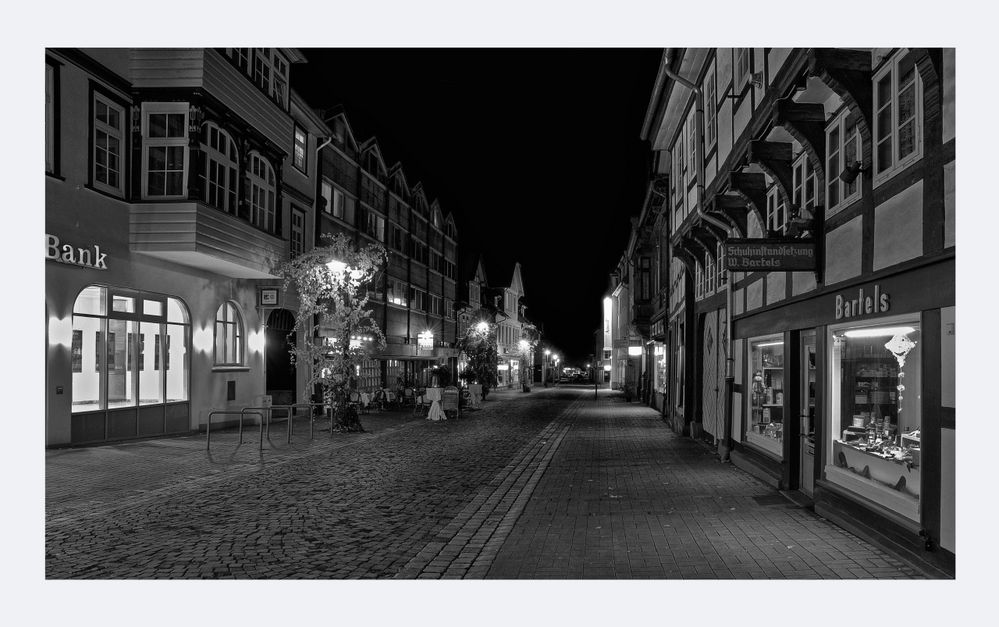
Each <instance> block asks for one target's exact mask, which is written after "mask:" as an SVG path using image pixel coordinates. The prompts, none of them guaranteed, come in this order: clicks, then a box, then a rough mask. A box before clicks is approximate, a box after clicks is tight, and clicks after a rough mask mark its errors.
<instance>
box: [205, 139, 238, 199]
mask: <svg viewBox="0 0 999 627" xmlns="http://www.w3.org/2000/svg"><path fill="white" fill-rule="evenodd" d="M212 131H214V132H215V133H216V134H217V137H218V139H219V144H220V145H221V144H225V146H226V151H227V152H226V153H224V152H222V151H220V150H219V148H218V147H217V146H213V145H212V144H211V134H212ZM205 135H207V139H208V142H207V143H206V142H205V141H202V140H203V139H204V138H205ZM198 141H199V145H200V148H201V152H202V154H203V155H204V158H205V164H204V168H205V169H204V171H203V172H201V173H200V176H202V177H203V180H204V184H203V185H202V189H201V200H203V201H204V202H205V204H207V205H209V206H211V207H215V208H216V209H221V210H222V211H225V212H226V213H233V214H234V213H236V209H237V206H238V204H239V197H238V192H237V191H236V187H237V182H238V180H239V150H238V148H237V147H236V142H235V140H233V138H232V136H231V135H229V133H227V132H226V131H224V130H223V129H222V128H221V127H219V126H218V125H217V124H215V123H214V122H205V124H204V125H203V126H202V129H201V133H199V137H198ZM227 153H231V154H227ZM213 164H214V165H215V166H217V168H220V169H221V171H223V172H224V173H225V176H224V180H221V181H219V180H216V179H217V178H218V177H217V174H218V172H219V170H218V169H217V170H215V175H214V176H213V172H212V165H213ZM212 187H214V188H216V189H221V190H223V191H222V198H223V202H222V206H219V205H218V204H216V203H213V202H211V200H210V199H209V193H208V190H209V189H210V188H212Z"/></svg>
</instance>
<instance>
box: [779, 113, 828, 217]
mask: <svg viewBox="0 0 999 627" xmlns="http://www.w3.org/2000/svg"><path fill="white" fill-rule="evenodd" d="M773 114H774V124H779V125H780V126H783V127H784V129H785V130H786V131H787V132H788V133H789V134H790V135H791V137H793V138H795V139H796V140H797V141H798V143H799V144H801V146H802V148H803V149H804V150H805V152H807V153H808V158H809V159H810V160H811V161H812V167H813V168H814V169H815V171H816V174H817V175H819V178H820V179H823V180H820V181H819V183H820V184H822V185H823V186H822V187H821V188H822V189H825V187H824V183H825V180H824V179H825V159H826V113H825V107H823V106H822V105H820V104H815V103H797V102H794V101H793V100H791V99H790V98H782V99H781V100H778V101H777V102H776V103H774V109H773ZM788 189H789V190H790V188H788ZM790 204H791V202H790V196H788V206H790Z"/></svg>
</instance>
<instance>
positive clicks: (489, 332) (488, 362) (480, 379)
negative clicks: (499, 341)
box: [458, 321, 498, 400]
mask: <svg viewBox="0 0 999 627" xmlns="http://www.w3.org/2000/svg"><path fill="white" fill-rule="evenodd" d="M458 349H459V350H460V351H461V352H462V353H464V354H465V358H466V359H467V361H468V365H467V366H466V367H465V369H464V370H463V371H462V372H461V378H462V379H464V380H465V381H467V382H469V383H479V384H481V385H482V398H483V400H484V399H485V398H486V395H487V394H488V393H489V389H490V388H493V387H496V383H497V381H498V379H497V377H496V327H495V325H492V324H489V323H488V322H484V321H483V322H479V323H477V324H473V325H471V326H470V327H469V328H468V331H467V332H466V333H465V337H463V338H461V339H460V340H458Z"/></svg>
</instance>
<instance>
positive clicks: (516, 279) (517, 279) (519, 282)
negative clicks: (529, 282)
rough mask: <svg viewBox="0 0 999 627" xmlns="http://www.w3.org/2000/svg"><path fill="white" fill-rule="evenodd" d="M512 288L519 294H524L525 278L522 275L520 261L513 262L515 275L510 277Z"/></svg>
mask: <svg viewBox="0 0 999 627" xmlns="http://www.w3.org/2000/svg"><path fill="white" fill-rule="evenodd" d="M510 289H511V290H513V291H515V292H517V293H518V294H521V295H523V294H524V279H523V278H521V276H520V262H519V261H518V262H516V263H514V264H513V276H512V277H510Z"/></svg>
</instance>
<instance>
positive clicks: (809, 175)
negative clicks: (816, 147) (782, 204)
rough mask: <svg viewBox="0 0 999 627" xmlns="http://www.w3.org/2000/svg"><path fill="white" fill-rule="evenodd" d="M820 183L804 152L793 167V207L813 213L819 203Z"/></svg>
mask: <svg viewBox="0 0 999 627" xmlns="http://www.w3.org/2000/svg"><path fill="white" fill-rule="evenodd" d="M817 188H818V183H817V182H816V177H815V171H814V170H813V168H812V162H811V161H809V160H808V154H807V153H805V152H804V151H802V153H801V154H800V155H798V157H797V158H796V159H795V160H794V164H793V166H792V188H791V189H792V191H791V206H792V207H798V208H800V210H801V211H802V213H804V212H806V211H807V212H813V211H814V210H815V205H816V204H817V203H818V192H817Z"/></svg>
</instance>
